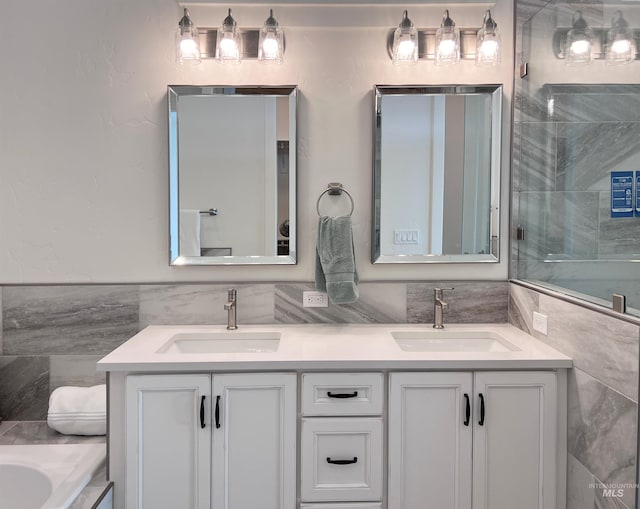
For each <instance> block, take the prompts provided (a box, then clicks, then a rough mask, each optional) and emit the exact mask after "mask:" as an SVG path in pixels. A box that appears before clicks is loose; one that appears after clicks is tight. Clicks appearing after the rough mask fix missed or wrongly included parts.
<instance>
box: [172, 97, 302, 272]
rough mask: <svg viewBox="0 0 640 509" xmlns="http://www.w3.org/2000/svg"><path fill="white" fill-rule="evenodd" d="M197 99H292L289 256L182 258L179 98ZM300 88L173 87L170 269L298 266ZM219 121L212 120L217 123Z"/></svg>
mask: <svg viewBox="0 0 640 509" xmlns="http://www.w3.org/2000/svg"><path fill="white" fill-rule="evenodd" d="M190 95H191V96H193V95H204V96H208V95H229V96H245V95H246V96H255V95H277V96H287V97H289V119H290V122H289V124H290V125H289V133H290V137H289V254H288V255H275V256H263V255H243V256H233V255H231V256H180V220H179V213H180V199H179V194H180V193H179V189H180V188H179V173H180V169H179V164H178V150H179V148H178V123H179V119H178V98H179V97H181V96H190ZM297 102H298V87H297V86H296V85H287V86H231V85H208V86H194V85H169V86H168V87H167V103H168V116H169V265H172V266H181V265H295V264H296V263H297V261H296V252H297V248H296V240H297V236H296V224H297V221H296V197H297V196H296V195H297V186H296V173H297V165H296V153H297V148H296V147H297V134H296V132H297V131H296V125H297ZM215 120H216V119H212V121H215Z"/></svg>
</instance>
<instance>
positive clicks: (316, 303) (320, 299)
mask: <svg viewBox="0 0 640 509" xmlns="http://www.w3.org/2000/svg"><path fill="white" fill-rule="evenodd" d="M302 307H303V308H326V307H329V298H328V297H327V294H326V293H324V292H302Z"/></svg>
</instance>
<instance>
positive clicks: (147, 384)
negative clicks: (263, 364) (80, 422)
mask: <svg viewBox="0 0 640 509" xmlns="http://www.w3.org/2000/svg"><path fill="white" fill-rule="evenodd" d="M125 451H126V458H127V467H126V497H125V498H126V508H127V509H133V508H135V509H150V508H161V507H167V508H169V507H171V508H173V507H175V508H178V507H179V508H180V509H209V508H211V509H245V508H248V507H260V508H264V509H294V508H295V505H296V495H295V494H296V375H295V374H292V373H287V374H283V373H261V374H251V373H249V374H222V375H217V374H215V375H210V374H185V375H176V374H170V375H133V376H131V375H130V376H127V377H126V442H125Z"/></svg>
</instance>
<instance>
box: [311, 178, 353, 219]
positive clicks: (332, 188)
mask: <svg viewBox="0 0 640 509" xmlns="http://www.w3.org/2000/svg"><path fill="white" fill-rule="evenodd" d="M327 193H329V194H330V195H334V196H335V195H341V194H342V193H344V194H346V195H347V196H348V197H349V201H351V211H350V212H349V217H351V215H352V214H353V209H354V203H353V197H352V196H351V195H350V194H349V191H347V190H346V189H345V188H344V187H342V184H340V183H339V182H329V184H328V185H327V188H326V189H325V190H324V191H322V192H321V193H320V196H318V201H317V202H316V212H317V213H318V215H320V200H321V199H322V197H323V196H324V195H325V194H327Z"/></svg>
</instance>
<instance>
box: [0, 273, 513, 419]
mask: <svg viewBox="0 0 640 509" xmlns="http://www.w3.org/2000/svg"><path fill="white" fill-rule="evenodd" d="M436 286H443V287H450V286H453V287H456V290H454V291H452V292H449V294H448V297H447V299H448V301H449V305H450V306H449V309H448V310H447V311H446V316H445V320H450V321H452V322H484V323H492V322H493V323H496V322H497V323H504V322H506V320H507V308H508V295H507V292H508V283H507V282H504V281H503V282H482V281H475V282H468V281H438V282H434V281H428V282H427V281H425V282H420V283H419V282H413V283H404V282H390V283H386V282H385V283H363V284H361V285H360V298H359V300H358V301H357V302H356V303H354V304H351V305H344V306H329V307H328V308H303V307H302V292H303V291H305V290H313V289H314V288H313V284H312V283H308V284H307V283H286V284H240V285H235V287H236V288H237V290H238V323H239V324H240V325H241V324H243V323H245V324H255V323H286V324H296V323H421V322H425V323H429V322H431V321H432V320H433V316H432V309H433V301H432V289H433V288H434V287H436ZM227 288H228V285H220V284H175V285H161V284H159V285H70V286H5V287H1V288H0V313H1V314H2V315H0V316H3V320H2V326H1V327H0V331H2V337H3V340H4V346H3V355H0V418H1V419H4V420H12V421H15V420H20V421H32V420H41V419H44V418H46V412H47V404H48V398H49V395H50V393H51V391H53V390H54V389H55V388H57V387H60V386H62V385H94V384H97V383H103V382H104V375H103V374H102V373H97V372H96V368H95V364H96V362H97V361H98V360H99V359H100V358H101V357H103V356H104V355H105V354H107V353H108V352H110V351H111V350H113V349H114V348H116V347H117V346H119V345H120V344H122V343H123V342H124V341H126V340H127V339H129V338H130V337H131V336H133V335H134V334H136V333H137V332H138V331H139V330H141V329H143V328H144V327H146V326H147V325H150V324H182V325H184V324H187V325H188V324H194V325H197V324H223V323H226V320H227V315H226V311H225V310H224V307H223V304H224V302H225V301H226V298H227V291H226V290H227Z"/></svg>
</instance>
